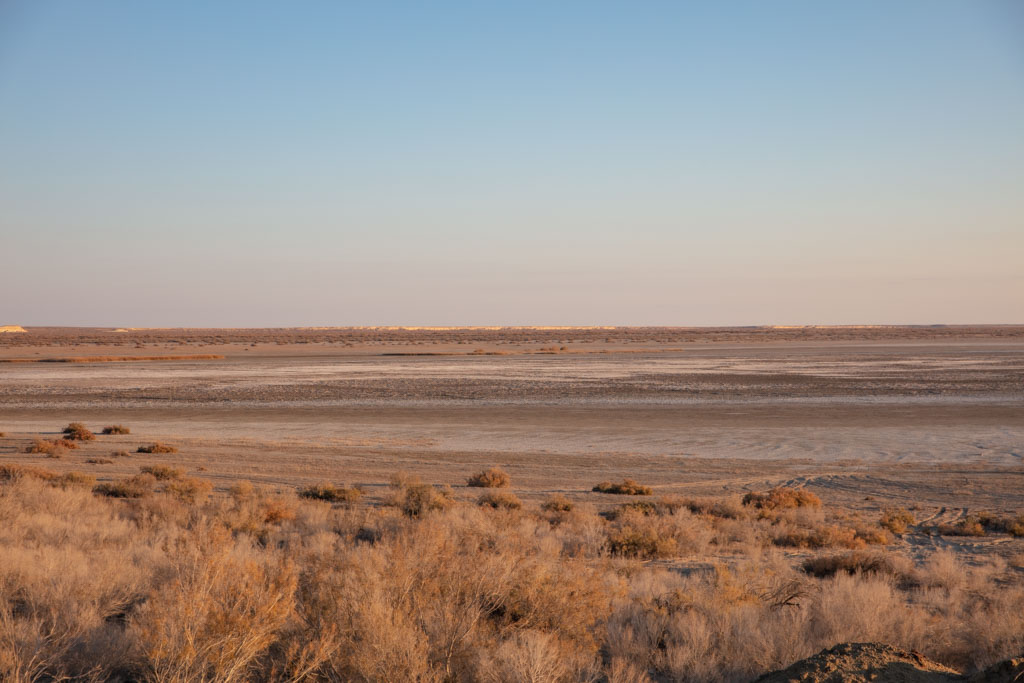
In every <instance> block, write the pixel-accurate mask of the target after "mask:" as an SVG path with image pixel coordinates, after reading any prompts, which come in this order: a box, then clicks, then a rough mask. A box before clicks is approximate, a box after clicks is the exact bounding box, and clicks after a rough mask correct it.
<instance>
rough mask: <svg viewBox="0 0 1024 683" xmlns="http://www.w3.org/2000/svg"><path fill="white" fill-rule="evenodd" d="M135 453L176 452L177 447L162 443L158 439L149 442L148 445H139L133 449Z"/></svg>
mask: <svg viewBox="0 0 1024 683" xmlns="http://www.w3.org/2000/svg"><path fill="white" fill-rule="evenodd" d="M135 452H136V453H177V452H178V449H177V448H176V447H175V446H168V445H167V444H162V443H160V442H159V441H157V442H156V443H151V444H149V445H144V446H139V447H138V449H136V451H135Z"/></svg>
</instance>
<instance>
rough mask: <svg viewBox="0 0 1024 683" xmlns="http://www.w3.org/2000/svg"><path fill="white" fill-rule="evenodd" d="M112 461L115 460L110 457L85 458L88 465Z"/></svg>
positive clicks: (105, 463) (104, 463)
mask: <svg viewBox="0 0 1024 683" xmlns="http://www.w3.org/2000/svg"><path fill="white" fill-rule="evenodd" d="M112 462H114V461H113V460H111V459H110V458H86V460H85V464H86V465H109V464H111V463H112Z"/></svg>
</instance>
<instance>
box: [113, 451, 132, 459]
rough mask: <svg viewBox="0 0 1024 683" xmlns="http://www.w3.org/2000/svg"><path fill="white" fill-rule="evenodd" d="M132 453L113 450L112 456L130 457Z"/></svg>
mask: <svg viewBox="0 0 1024 683" xmlns="http://www.w3.org/2000/svg"><path fill="white" fill-rule="evenodd" d="M131 455H132V454H131V453H129V452H128V451H113V452H112V453H111V454H110V457H112V458H130V457H131Z"/></svg>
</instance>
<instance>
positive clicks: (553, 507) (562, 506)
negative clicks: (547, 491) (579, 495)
mask: <svg viewBox="0 0 1024 683" xmlns="http://www.w3.org/2000/svg"><path fill="white" fill-rule="evenodd" d="M573 507H574V506H573V503H572V501H571V500H569V499H568V498H566V497H565V496H563V495H562V494H560V493H556V494H555V495H553V496H551V497H550V498H548V499H547V500H545V501H544V502H543V503H542V504H541V506H540V509H541V510H543V511H544V512H572V509H573Z"/></svg>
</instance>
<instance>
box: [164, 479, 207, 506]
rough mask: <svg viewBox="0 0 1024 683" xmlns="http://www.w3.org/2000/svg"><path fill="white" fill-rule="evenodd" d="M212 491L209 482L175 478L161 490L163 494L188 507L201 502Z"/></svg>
mask: <svg viewBox="0 0 1024 683" xmlns="http://www.w3.org/2000/svg"><path fill="white" fill-rule="evenodd" d="M212 490H213V485H212V484H211V483H210V482H208V481H206V480H204V479H199V478H197V477H177V478H174V479H172V480H170V481H168V482H167V483H166V484H164V488H163V491H164V493H166V494H168V495H171V496H173V497H175V498H177V499H178V500H180V501H181V502H183V503H187V504H189V505H196V504H197V503H201V502H203V501H204V500H206V497H207V496H209V495H210V491H212Z"/></svg>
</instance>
